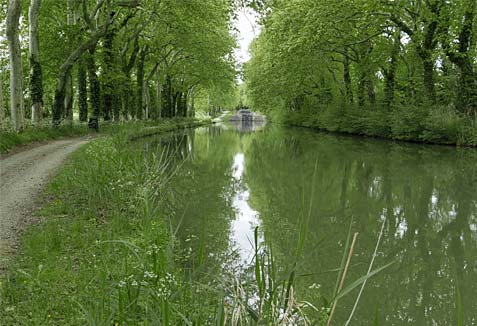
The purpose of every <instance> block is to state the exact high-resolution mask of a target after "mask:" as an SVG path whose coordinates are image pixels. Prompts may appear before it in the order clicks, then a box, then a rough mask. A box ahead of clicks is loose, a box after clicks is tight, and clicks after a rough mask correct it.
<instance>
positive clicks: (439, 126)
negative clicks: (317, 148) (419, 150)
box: [282, 106, 477, 146]
mask: <svg viewBox="0 0 477 326" xmlns="http://www.w3.org/2000/svg"><path fill="white" fill-rule="evenodd" d="M282 120H283V121H284V122H285V123H286V124H289V125H293V126H301V127H308V128H314V129H320V130H327V131H332V132H341V133H348V134H356V135H363V136H368V137H379V138H387V139H394V140H403V141H411V142H423V143H434V144H447V145H459V146H477V119H476V118H474V117H470V116H463V115H460V114H458V113H456V112H455V110H454V109H452V108H448V107H436V108H432V109H427V108H423V107H406V108H399V109H395V110H391V111H386V110H381V109H377V108H361V109H357V108H345V107H340V108H337V107H333V106H329V107H326V108H317V109H316V110H304V111H295V112H290V113H288V114H286V115H285V116H283V117H282Z"/></svg>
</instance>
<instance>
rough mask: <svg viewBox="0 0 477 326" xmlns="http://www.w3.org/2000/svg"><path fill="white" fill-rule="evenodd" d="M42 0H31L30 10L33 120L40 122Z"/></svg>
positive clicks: (41, 97)
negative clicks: (40, 26)
mask: <svg viewBox="0 0 477 326" xmlns="http://www.w3.org/2000/svg"><path fill="white" fill-rule="evenodd" d="M40 6H41V0H31V2H30V8H29V10H28V20H29V22H28V23H29V37H30V44H29V52H30V53H29V59H30V94H31V100H32V106H31V120H32V122H33V123H34V124H35V123H38V122H39V121H40V119H41V108H42V105H43V77H42V72H41V65H40V47H39V35H38V16H39V13H40Z"/></svg>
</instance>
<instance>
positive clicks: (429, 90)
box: [423, 58, 436, 104]
mask: <svg viewBox="0 0 477 326" xmlns="http://www.w3.org/2000/svg"><path fill="white" fill-rule="evenodd" d="M423 68H424V89H425V90H426V97H427V100H428V101H429V102H430V103H431V104H432V103H435V102H436V88H435V85H434V62H433V61H432V59H431V58H425V59H423Z"/></svg>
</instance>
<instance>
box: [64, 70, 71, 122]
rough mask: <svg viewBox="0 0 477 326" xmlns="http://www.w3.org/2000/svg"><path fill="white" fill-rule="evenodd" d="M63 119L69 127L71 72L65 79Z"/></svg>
mask: <svg viewBox="0 0 477 326" xmlns="http://www.w3.org/2000/svg"><path fill="white" fill-rule="evenodd" d="M64 118H65V121H66V122H67V124H68V125H70V126H71V124H72V123H73V77H72V75H71V71H70V73H69V74H68V76H67V77H66V87H65V116H64Z"/></svg>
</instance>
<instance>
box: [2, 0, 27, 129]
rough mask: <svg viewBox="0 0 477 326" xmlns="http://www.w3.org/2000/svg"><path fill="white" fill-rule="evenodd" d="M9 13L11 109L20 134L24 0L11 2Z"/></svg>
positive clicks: (15, 126) (11, 0) (21, 118)
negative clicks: (21, 23)
mask: <svg viewBox="0 0 477 326" xmlns="http://www.w3.org/2000/svg"><path fill="white" fill-rule="evenodd" d="M7 11H8V12H7V26H6V32H7V41H8V51H9V53H10V108H11V118H12V122H13V127H14V128H15V130H16V131H17V132H19V131H22V130H23V128H24V116H23V71H22V54H21V49H20V40H19V37H18V24H19V19H20V14H21V11H22V0H10V2H9V6H8V10H7Z"/></svg>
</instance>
